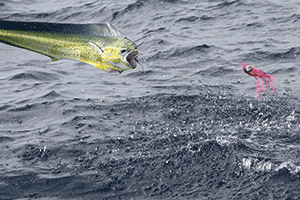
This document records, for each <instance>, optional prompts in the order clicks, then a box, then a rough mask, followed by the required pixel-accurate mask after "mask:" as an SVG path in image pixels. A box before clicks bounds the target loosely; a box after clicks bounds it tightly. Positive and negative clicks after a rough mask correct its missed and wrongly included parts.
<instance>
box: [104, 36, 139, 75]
mask: <svg viewBox="0 0 300 200" xmlns="http://www.w3.org/2000/svg"><path fill="white" fill-rule="evenodd" d="M138 55H139V52H138V49H137V47H136V45H135V44H134V42H132V41H131V40H129V39H127V38H120V39H118V40H116V41H114V42H112V43H111V44H110V45H107V46H105V47H103V53H102V60H103V68H104V70H106V71H110V72H119V73H121V72H123V71H125V70H128V69H135V68H136V66H137V63H138Z"/></svg>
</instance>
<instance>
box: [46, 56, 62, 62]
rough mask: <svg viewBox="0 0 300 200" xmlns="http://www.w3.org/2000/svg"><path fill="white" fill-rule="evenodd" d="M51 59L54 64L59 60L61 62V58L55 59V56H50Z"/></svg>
mask: <svg viewBox="0 0 300 200" xmlns="http://www.w3.org/2000/svg"><path fill="white" fill-rule="evenodd" d="M48 57H49V58H51V61H52V62H55V61H58V60H60V59H61V58H56V57H54V56H48Z"/></svg>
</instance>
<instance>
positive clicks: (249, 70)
mask: <svg viewBox="0 0 300 200" xmlns="http://www.w3.org/2000/svg"><path fill="white" fill-rule="evenodd" d="M242 70H244V72H245V73H246V74H248V75H249V76H253V77H254V78H255V80H256V97H255V99H257V97H258V94H259V92H260V83H259V80H258V78H260V79H261V80H263V83H262V89H263V91H262V94H264V93H265V91H266V89H267V87H268V85H269V86H270V88H271V90H272V91H274V88H273V86H272V84H271V83H272V82H273V81H274V80H275V78H274V77H273V76H272V75H269V74H266V73H265V72H263V71H262V70H260V69H257V68H255V67H253V66H250V65H247V64H246V63H244V62H243V63H242ZM267 81H269V84H268V83H267Z"/></svg>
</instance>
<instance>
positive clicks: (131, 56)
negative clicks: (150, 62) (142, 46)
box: [126, 51, 139, 69]
mask: <svg viewBox="0 0 300 200" xmlns="http://www.w3.org/2000/svg"><path fill="white" fill-rule="evenodd" d="M138 55H139V52H138V51H130V52H129V53H128V54H127V55H126V61H127V62H128V64H129V65H130V66H131V67H132V68H133V69H135V68H136V66H137V62H138Z"/></svg>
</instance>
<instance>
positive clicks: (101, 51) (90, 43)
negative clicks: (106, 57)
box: [89, 42, 104, 54]
mask: <svg viewBox="0 0 300 200" xmlns="http://www.w3.org/2000/svg"><path fill="white" fill-rule="evenodd" d="M89 45H91V46H92V47H94V48H95V49H96V50H97V51H98V52H99V54H102V53H104V51H103V50H102V49H101V48H100V47H99V46H97V45H96V44H95V43H92V42H89Z"/></svg>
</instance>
